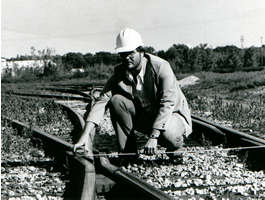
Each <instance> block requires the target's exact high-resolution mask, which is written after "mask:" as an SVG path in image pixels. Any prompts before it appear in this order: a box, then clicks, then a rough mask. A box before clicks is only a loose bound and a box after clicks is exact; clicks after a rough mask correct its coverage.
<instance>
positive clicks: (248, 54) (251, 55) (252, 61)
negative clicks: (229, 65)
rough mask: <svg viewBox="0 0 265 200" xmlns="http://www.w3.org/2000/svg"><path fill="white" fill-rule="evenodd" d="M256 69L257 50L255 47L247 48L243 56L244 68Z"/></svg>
mask: <svg viewBox="0 0 265 200" xmlns="http://www.w3.org/2000/svg"><path fill="white" fill-rule="evenodd" d="M247 67H258V50H257V48H255V47H249V48H248V49H246V51H245V54H244V68H247Z"/></svg>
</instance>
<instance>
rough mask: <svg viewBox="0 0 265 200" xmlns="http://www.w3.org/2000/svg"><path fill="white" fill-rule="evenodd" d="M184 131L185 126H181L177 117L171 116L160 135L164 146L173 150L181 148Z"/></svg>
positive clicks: (180, 121)
mask: <svg viewBox="0 0 265 200" xmlns="http://www.w3.org/2000/svg"><path fill="white" fill-rule="evenodd" d="M185 130H186V127H185V124H183V122H182V120H181V119H180V118H179V116H177V115H176V116H172V117H171V119H170V120H169V122H168V124H167V128H166V130H165V131H164V132H163V133H162V138H163V140H164V141H165V143H166V146H171V147H173V148H179V147H182V146H183V143H184V139H183V135H184V134H185Z"/></svg>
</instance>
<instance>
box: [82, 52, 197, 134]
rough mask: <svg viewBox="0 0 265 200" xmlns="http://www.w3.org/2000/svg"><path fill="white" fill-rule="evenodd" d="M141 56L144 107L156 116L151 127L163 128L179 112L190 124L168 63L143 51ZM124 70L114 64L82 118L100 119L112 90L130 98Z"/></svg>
mask: <svg viewBox="0 0 265 200" xmlns="http://www.w3.org/2000/svg"><path fill="white" fill-rule="evenodd" d="M144 59H146V71H145V74H144V85H143V87H144V91H145V93H146V94H147V97H148V98H149V100H150V102H151V105H150V106H151V108H149V109H148V110H152V111H153V113H154V115H155V116H156V117H155V120H154V123H153V127H152V128H154V129H159V130H165V129H166V127H167V122H168V120H169V119H170V116H171V115H172V113H179V114H180V115H181V116H183V117H184V118H185V120H186V122H187V123H188V124H189V126H190V127H192V123H191V113H190V109H189V106H188V103H187V100H186V98H185V96H184V94H183V92H182V91H181V89H180V87H179V84H178V81H177V79H176V77H175V75H174V73H173V71H172V68H171V66H170V64H169V63H168V62H167V61H166V60H164V59H161V58H159V57H157V56H154V55H151V54H144ZM124 74H125V67H123V66H122V65H119V66H117V67H116V68H115V71H114V74H113V76H112V77H111V78H110V79H109V80H108V82H107V83H106V85H105V86H104V89H103V91H102V93H101V95H100V97H99V99H98V100H97V101H96V102H95V104H94V105H93V107H92V109H91V111H90V113H89V115H88V117H87V119H86V121H91V122H94V123H95V124H99V123H100V121H101V120H102V119H103V116H104V113H105V110H106V108H107V105H108V102H109V100H110V99H111V97H112V96H113V95H115V94H122V95H124V96H126V97H128V98H131V99H134V97H133V93H132V86H131V84H130V83H129V82H128V81H127V80H126V77H125V75H124Z"/></svg>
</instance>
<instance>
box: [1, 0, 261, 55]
mask: <svg viewBox="0 0 265 200" xmlns="http://www.w3.org/2000/svg"><path fill="white" fill-rule="evenodd" d="M1 10H2V12H1V13H2V14H1V56H2V57H5V58H10V57H16V56H17V55H29V54H30V47H32V46H34V47H35V48H36V49H37V50H40V49H45V48H53V49H54V50H55V52H56V54H59V55H63V54H66V53H69V52H80V53H83V54H85V53H95V52H99V51H107V52H112V53H114V52H115V50H114V49H115V39H116V36H117V34H118V33H119V31H120V30H121V29H123V28H125V27H130V28H133V29H135V30H136V31H138V32H139V33H140V34H141V36H142V38H143V41H144V44H145V45H146V46H152V47H154V48H155V50H167V49H168V48H169V47H170V46H172V45H173V44H186V45H188V46H189V47H194V46H197V45H199V44H204V43H207V44H208V45H209V46H210V47H212V48H214V47H217V46H225V45H236V46H238V47H241V45H242V44H243V46H244V47H249V46H261V44H264V43H265V1H264V0H133V1H130V0H2V4H1ZM240 38H243V40H241V39H240Z"/></svg>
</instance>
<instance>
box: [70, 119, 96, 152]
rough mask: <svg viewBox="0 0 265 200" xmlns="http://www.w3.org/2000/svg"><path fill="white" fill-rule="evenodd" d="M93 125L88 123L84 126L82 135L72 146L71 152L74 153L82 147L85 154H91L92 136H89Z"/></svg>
mask: <svg viewBox="0 0 265 200" xmlns="http://www.w3.org/2000/svg"><path fill="white" fill-rule="evenodd" d="M94 127H95V125H94V123H92V122H88V123H86V125H85V128H84V130H83V133H82V134H81V137H80V139H79V141H78V142H77V143H75V144H74V147H73V151H74V152H76V151H77V149H79V148H81V147H82V146H84V150H85V153H87V152H89V153H92V149H93V136H92V137H91V134H93V133H92V132H93V130H94Z"/></svg>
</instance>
